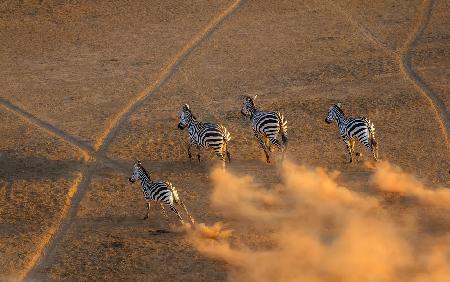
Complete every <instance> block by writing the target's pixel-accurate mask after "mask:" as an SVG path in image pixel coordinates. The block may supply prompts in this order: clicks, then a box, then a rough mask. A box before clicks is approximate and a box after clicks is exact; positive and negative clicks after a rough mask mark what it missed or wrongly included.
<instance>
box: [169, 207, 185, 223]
mask: <svg viewBox="0 0 450 282" xmlns="http://www.w3.org/2000/svg"><path fill="white" fill-rule="evenodd" d="M169 207H170V209H171V210H172V211H173V212H174V213H175V214H176V215H177V216H178V219H179V220H180V222H181V224H184V220H183V218H182V217H181V215H180V214H179V213H178V211H177V209H176V208H175V207H174V206H173V205H169Z"/></svg>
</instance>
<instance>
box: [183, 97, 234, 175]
mask: <svg viewBox="0 0 450 282" xmlns="http://www.w3.org/2000/svg"><path fill="white" fill-rule="evenodd" d="M186 126H187V127H188V135H189V142H188V148H187V151H188V156H189V160H192V154H191V146H193V145H194V146H196V147H197V158H198V161H199V162H200V148H207V147H211V148H212V149H214V152H215V153H216V155H217V156H218V157H219V158H220V159H221V160H222V164H223V166H225V155H226V156H227V158H228V162H231V155H230V152H229V151H228V142H229V141H230V140H231V137H230V133H229V132H228V130H227V129H226V128H225V127H224V126H223V125H220V124H215V123H207V122H200V121H197V119H196V117H195V116H194V115H193V114H192V112H191V109H190V108H189V105H188V104H185V105H184V106H183V107H182V112H181V116H180V123H179V124H178V128H179V129H181V130H183V129H184V128H186Z"/></svg>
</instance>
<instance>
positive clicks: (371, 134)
mask: <svg viewBox="0 0 450 282" xmlns="http://www.w3.org/2000/svg"><path fill="white" fill-rule="evenodd" d="M368 123H369V137H370V143H371V144H372V145H373V146H377V140H376V139H375V125H374V124H373V123H372V122H371V121H369V120H368Z"/></svg>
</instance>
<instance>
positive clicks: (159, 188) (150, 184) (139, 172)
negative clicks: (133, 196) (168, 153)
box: [129, 161, 194, 224]
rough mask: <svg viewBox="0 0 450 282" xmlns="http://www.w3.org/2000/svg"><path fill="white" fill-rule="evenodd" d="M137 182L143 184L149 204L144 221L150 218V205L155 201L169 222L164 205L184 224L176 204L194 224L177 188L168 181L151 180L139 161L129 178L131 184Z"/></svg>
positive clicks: (143, 190) (145, 197)
mask: <svg viewBox="0 0 450 282" xmlns="http://www.w3.org/2000/svg"><path fill="white" fill-rule="evenodd" d="M137 180H140V182H141V186H142V192H143V193H144V199H145V201H146V202H147V214H146V216H145V217H144V219H147V218H148V217H149V214H150V203H151V202H152V201H153V202H157V203H159V204H160V206H161V209H162V212H163V214H164V216H165V217H166V219H167V220H168V216H167V214H166V211H165V209H164V204H166V205H167V206H169V208H170V209H171V210H172V211H173V212H174V213H175V214H176V215H177V217H178V218H179V219H180V221H181V223H182V224H184V221H183V218H182V217H181V215H180V213H178V211H177V209H176V208H175V205H174V204H178V205H180V206H182V207H183V208H184V210H185V211H186V214H187V215H188V216H189V218H190V220H191V222H192V223H194V219H193V218H192V217H191V215H190V214H189V212H188V210H187V209H186V206H185V205H184V203H183V202H182V201H181V199H180V197H179V196H178V192H177V190H176V189H175V187H174V186H173V185H172V183H170V182H167V181H153V180H151V179H150V176H149V174H148V173H147V171H146V170H145V168H144V167H143V166H142V164H141V162H140V161H137V162H136V163H135V164H134V166H133V173H132V175H131V177H130V178H129V181H130V182H131V183H134V182H135V181H137Z"/></svg>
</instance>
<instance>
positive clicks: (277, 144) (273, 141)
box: [269, 136, 283, 151]
mask: <svg viewBox="0 0 450 282" xmlns="http://www.w3.org/2000/svg"><path fill="white" fill-rule="evenodd" d="M269 140H270V142H271V143H272V144H273V145H275V146H276V147H277V148H278V149H279V150H280V151H282V150H283V149H282V148H281V144H280V141H278V140H277V138H275V136H272V137H269Z"/></svg>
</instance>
